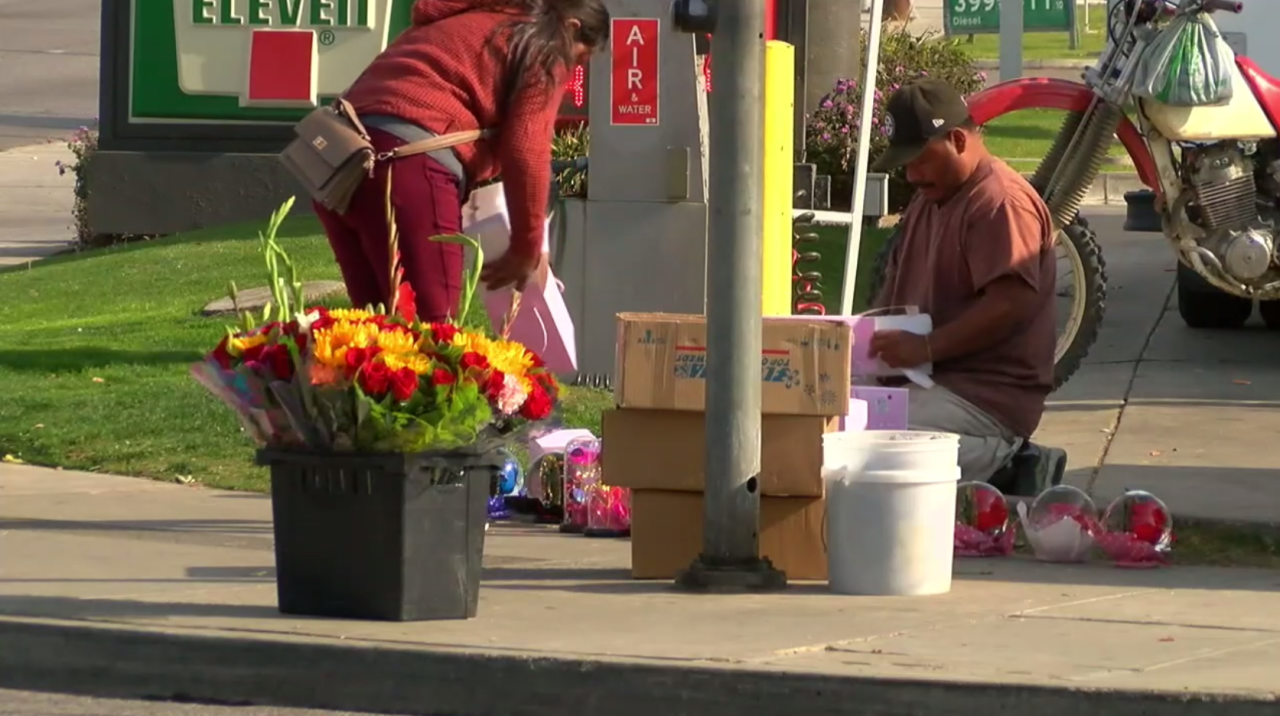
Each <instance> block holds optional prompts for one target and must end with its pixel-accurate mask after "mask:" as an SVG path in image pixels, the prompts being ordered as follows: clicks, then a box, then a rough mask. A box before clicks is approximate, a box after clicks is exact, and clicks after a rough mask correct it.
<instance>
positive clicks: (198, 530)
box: [0, 518, 272, 535]
mask: <svg viewBox="0 0 1280 716" xmlns="http://www.w3.org/2000/svg"><path fill="white" fill-rule="evenodd" d="M5 530H15V531H26V532H32V531H37V530H43V531H47V532H175V533H181V534H205V535H207V534H217V535H270V534H271V533H272V526H271V521H270V520H133V521H126V520H118V521H117V520H81V521H74V520H32V519H20V518H19V519H6V518H0V532H3V531H5Z"/></svg>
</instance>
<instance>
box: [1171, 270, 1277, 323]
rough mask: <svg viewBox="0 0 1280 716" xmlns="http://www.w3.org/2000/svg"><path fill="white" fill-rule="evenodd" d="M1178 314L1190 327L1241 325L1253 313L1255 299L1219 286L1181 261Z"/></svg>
mask: <svg viewBox="0 0 1280 716" xmlns="http://www.w3.org/2000/svg"><path fill="white" fill-rule="evenodd" d="M1178 315H1179V316H1182V322H1183V323H1185V324H1186V325H1187V328H1200V329H1209V330H1214V329H1217V330H1230V329H1235V328H1241V327H1243V326H1244V324H1245V323H1247V322H1248V321H1249V317H1250V316H1252V315H1253V301H1251V300H1250V299H1247V298H1241V297H1240V296H1232V295H1231V294H1229V293H1227V292H1226V291H1223V290H1221V289H1219V288H1217V287H1216V286H1214V285H1213V284H1211V283H1209V282H1208V281H1205V280H1204V279H1203V278H1201V277H1200V274H1198V273H1196V271H1195V269H1193V268H1191V267H1190V266H1187V265H1186V264H1184V263H1182V262H1181V261H1179V262H1178ZM1265 318H1266V316H1265V315H1264V316H1263V319H1264V320H1265Z"/></svg>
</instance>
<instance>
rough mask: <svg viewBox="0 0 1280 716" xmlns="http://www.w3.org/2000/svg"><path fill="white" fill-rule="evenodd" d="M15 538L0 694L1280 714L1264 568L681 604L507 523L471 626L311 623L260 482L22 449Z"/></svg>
mask: <svg viewBox="0 0 1280 716" xmlns="http://www.w3.org/2000/svg"><path fill="white" fill-rule="evenodd" d="M0 550H3V551H2V552H0V554H3V559H2V560H0V565H2V566H0V645H3V646H0V688H17V689H28V690H32V689H34V690H57V691H66V692H71V693H93V694H100V695H108V696H121V697H135V698H136V697H164V696H173V695H174V694H180V695H184V696H187V697H192V698H203V699H216V700H220V701H222V702H233V703H239V702H249V703H255V704H278V705H291V706H300V707H317V708H330V709H359V710H368V711H384V712H394V713H428V714H543V713H546V714H552V713H557V714H562V713H608V714H610V715H611V716H615V715H616V716H626V715H630V714H636V715H639V714H646V715H651V714H654V713H667V714H671V715H672V716H675V715H677V714H691V715H692V714H697V715H698V716H715V715H716V714H730V713H737V714H740V713H745V712H752V713H783V712H787V713H820V714H821V713H832V714H834V713H849V712H850V711H849V710H848V709H850V708H854V707H853V706H852V704H854V703H857V704H858V706H857V707H856V711H857V713H859V714H921V715H924V714H929V716H938V715H946V714H973V713H1002V712H1004V711H1005V709H1006V708H1014V707H1016V708H1018V709H1019V710H1020V711H1021V712H1029V711H1035V712H1037V713H1039V714H1041V716H1057V715H1058V714H1084V713H1099V712H1100V713H1106V714H1107V715H1108V716H1125V715H1127V714H1135V715H1136V714H1148V713H1152V712H1154V711H1156V710H1158V711H1159V713H1161V714H1162V716H1173V715H1180V714H1210V713H1212V714H1214V715H1215V716H1224V715H1225V716H1233V715H1235V714H1242V715H1243V714H1262V713H1264V709H1266V713H1269V714H1270V713H1274V709H1275V708H1276V705H1275V700H1276V688H1277V687H1276V682H1275V674H1276V666H1275V664H1276V663H1278V662H1280V612H1277V610H1276V609H1275V605H1276V603H1277V598H1278V597H1277V590H1280V572H1273V571H1262V570H1222V569H1207V568H1205V569H1202V568H1171V569H1166V570H1156V571H1139V572H1134V571H1124V570H1117V569H1113V568H1110V567H1107V566H1105V565H1102V564H1097V565H1083V566H1063V565H1043V564H1037V563H1034V562H1029V561H1023V560H1020V559H1013V560H981V561H962V562H960V563H958V564H957V567H956V578H957V581H956V584H955V587H954V591H953V592H952V593H951V594H950V595H947V596H942V597H937V598H915V599H905V598H904V599H890V598H852V597H840V596H835V595H831V594H829V593H828V592H827V590H826V587H825V585H821V584H798V585H793V586H792V588H791V589H790V590H789V591H787V592H786V593H783V594H776V595H758V596H705V595H699V596H692V595H685V594H681V593H676V592H674V591H672V590H671V588H670V586H669V584H667V583H646V582H634V581H632V580H630V579H629V575H628V564H629V560H628V554H629V549H628V543H627V542H626V541H609V540H589V539H585V538H582V537H571V536H563V535H560V534H559V533H558V532H556V531H555V530H554V529H551V528H535V527H530V526H497V527H495V528H494V529H491V530H490V532H489V537H488V543H487V545H486V550H485V551H486V554H485V558H486V570H485V575H484V589H483V591H482V596H481V606H480V616H479V618H478V619H475V620H470V621H466V622H428V623H409V624H388V623H364V622H349V621H338V620H320V619H305V618H298V617H288V616H282V615H280V614H279V613H277V612H276V610H275V607H274V604H275V602H274V599H275V586H274V581H273V566H272V565H273V555H272V552H271V523H270V504H269V500H268V499H267V498H265V497H261V496H255V495H245V494H236V493H220V492H214V491H209V490H204V489H200V488H192V487H184V486H178V485H171V484H161V483H155V482H149V481H143V480H133V479H130V478H120V477H107V476H99V475H92V474H85V473H75V472H70V471H66V472H55V471H48V470H39V469H35V468H27V467H22V466H12V465H10V466H0ZM108 668H109V670H108ZM588 704H590V706H588ZM1100 710H1101V711H1100Z"/></svg>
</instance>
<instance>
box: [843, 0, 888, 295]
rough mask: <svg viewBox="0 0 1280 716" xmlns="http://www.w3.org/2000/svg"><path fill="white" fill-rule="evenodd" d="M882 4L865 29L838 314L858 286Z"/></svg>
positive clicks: (873, 10)
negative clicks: (864, 62)
mask: <svg viewBox="0 0 1280 716" xmlns="http://www.w3.org/2000/svg"><path fill="white" fill-rule="evenodd" d="M883 19H884V3H882V2H876V3H874V4H873V5H872V6H871V27H869V28H867V67H866V70H865V71H864V72H863V73H862V106H861V107H860V108H859V114H858V155H857V162H856V164H855V165H854V170H853V201H852V202H850V203H851V204H852V206H851V207H850V208H849V241H848V249H847V250H846V251H845V256H844V292H843V294H841V296H840V313H841V314H843V315H845V316H849V315H852V314H853V291H854V289H855V288H856V287H857V284H858V258H859V257H858V254H859V252H861V251H862V214H863V211H864V210H865V208H866V202H867V165H868V163H869V162H870V154H871V118H872V116H874V114H873V111H874V109H875V101H876V73H877V72H878V71H879V68H880V28H881V25H882V21H883Z"/></svg>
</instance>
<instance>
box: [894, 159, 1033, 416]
mask: <svg viewBox="0 0 1280 716" xmlns="http://www.w3.org/2000/svg"><path fill="white" fill-rule="evenodd" d="M1052 226H1053V223H1052V220H1051V218H1050V215H1049V210H1048V208H1047V207H1045V205H1044V202H1043V201H1041V199H1040V196H1039V195H1038V194H1037V193H1036V191H1035V189H1033V188H1032V187H1031V185H1030V184H1028V183H1027V181H1026V180H1025V179H1023V178H1022V176H1021V175H1020V174H1018V173H1017V172H1016V171H1014V170H1013V169H1011V168H1010V167H1009V166H1008V165H1007V164H1005V163H1004V162H1001V161H999V160H997V159H989V160H987V161H985V162H983V163H982V164H981V165H980V166H979V167H978V169H977V171H975V172H974V174H973V176H972V177H971V178H970V179H969V181H968V182H967V183H966V184H965V185H964V187H962V188H961V190H960V192H959V193H958V194H956V195H955V196H954V197H952V198H951V199H950V200H948V201H947V202H945V203H943V204H937V203H935V202H933V201H929V200H927V199H924V198H923V197H921V196H919V195H917V196H916V198H915V199H914V200H913V201H912V202H911V204H910V205H909V206H908V207H907V210H906V213H905V214H904V215H903V218H902V224H901V227H900V238H899V240H898V243H897V246H896V247H895V249H894V252H893V255H892V257H891V260H890V265H889V272H888V276H887V283H886V285H885V288H884V290H883V292H882V293H881V296H880V297H879V300H878V301H877V303H878V305H880V306H918V307H919V308H920V310H921V311H924V312H926V313H929V314H930V315H931V316H932V317H933V322H934V326H935V328H936V327H940V326H945V325H947V324H948V323H950V322H952V321H954V320H956V319H957V318H959V317H960V315H961V314H963V313H964V312H965V311H967V310H968V309H969V307H970V306H972V305H973V304H974V303H975V302H976V301H977V300H978V298H979V296H980V295H981V293H982V289H983V287H985V286H986V285H988V284H989V283H991V282H992V281H994V280H996V279H998V278H1001V277H1003V276H1017V277H1018V278H1020V279H1022V280H1023V281H1025V282H1026V283H1027V285H1028V286H1030V287H1031V288H1032V289H1033V290H1034V291H1035V296H1036V298H1035V308H1034V310H1033V311H1032V312H1031V313H1030V314H1028V317H1027V318H1026V319H1025V320H1024V321H1023V323H1022V325H1020V326H1018V327H1017V328H1016V329H1015V330H1014V331H1013V332H1012V333H1010V334H1009V336H1008V337H1006V338H1004V339H1003V340H1001V341H999V342H998V343H995V344H994V345H992V346H990V347H988V348H986V349H984V350H982V351H980V352H978V353H974V354H971V355H966V356H961V357H958V358H953V359H951V360H948V361H945V362H942V363H939V364H937V365H935V366H934V379H935V380H936V381H937V382H938V384H939V385H942V386H944V387H946V388H948V389H949V390H951V391H952V392H954V393H956V394H957V395H959V396H960V397H962V398H964V399H965V400H967V401H969V402H970V403H973V404H974V405H976V406H978V407H979V408H982V409H983V410H984V411H986V412H987V413H988V414H989V415H991V417H993V418H995V419H996V420H998V421H1000V422H1001V423H1002V424H1003V425H1004V426H1005V427H1007V428H1008V429H1009V430H1010V431H1012V432H1013V433H1014V434H1016V435H1019V436H1021V437H1030V436H1031V435H1032V433H1034V432H1035V430H1036V427H1038V426H1039V424H1040V418H1041V416H1042V415H1043V414H1044V402H1045V397H1046V396H1047V395H1048V394H1049V392H1050V391H1051V390H1052V388H1053V354H1054V344H1055V342H1056V334H1057V318H1056V316H1055V312H1054V310H1055V303H1054V293H1055V287H1054V282H1055V279H1056V276H1057V262H1056V259H1055V256H1054V250H1053V229H1052Z"/></svg>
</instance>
